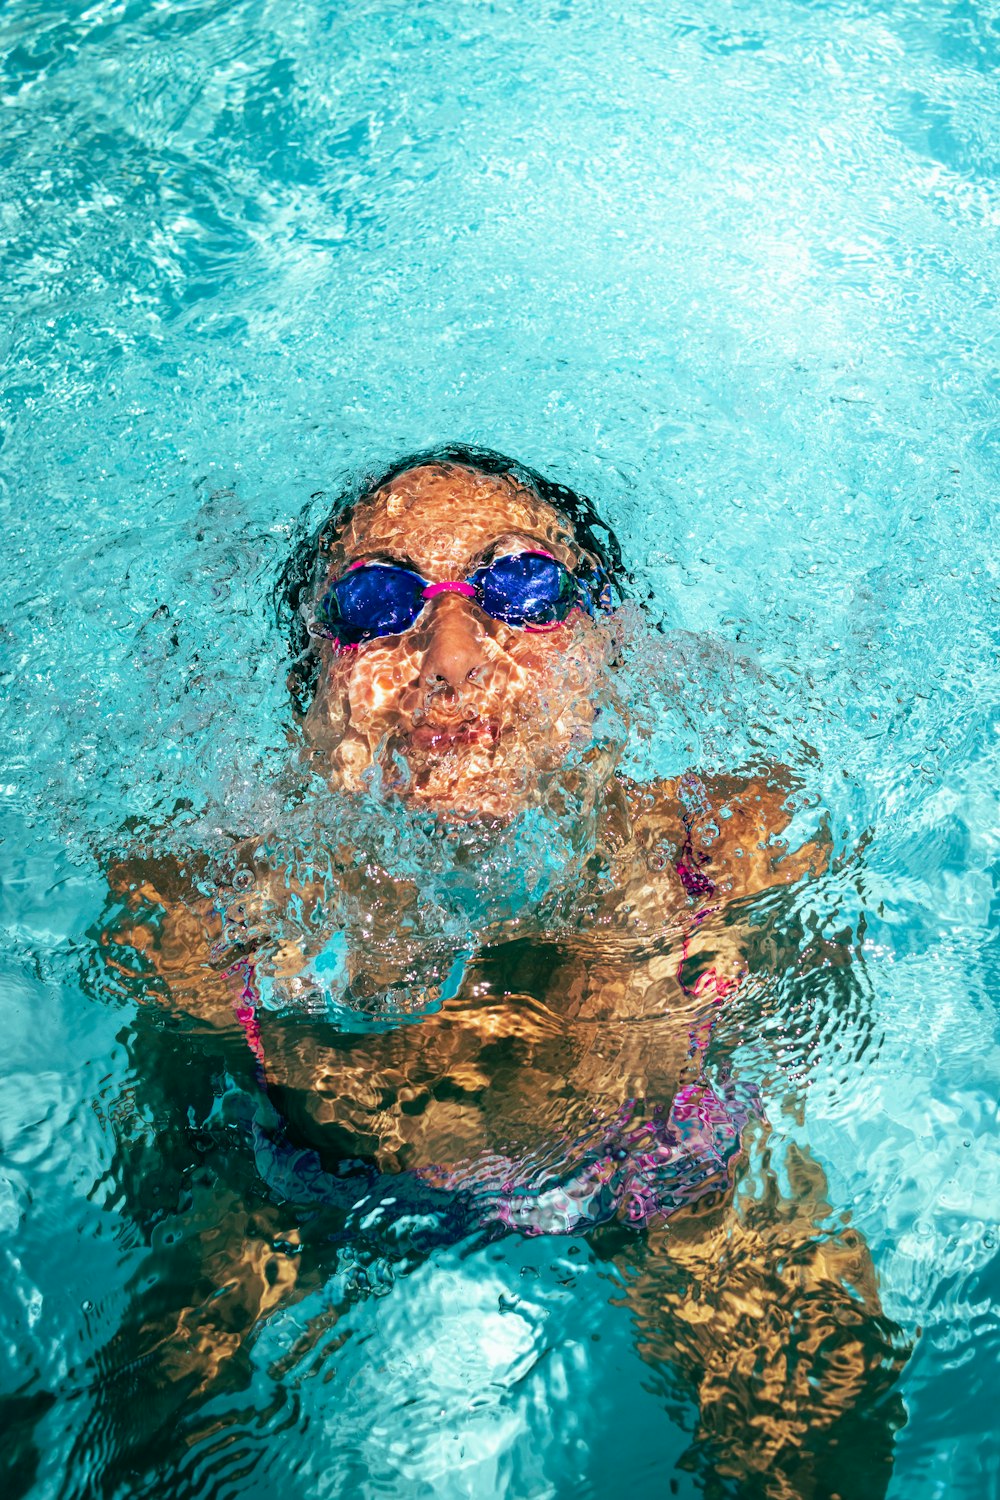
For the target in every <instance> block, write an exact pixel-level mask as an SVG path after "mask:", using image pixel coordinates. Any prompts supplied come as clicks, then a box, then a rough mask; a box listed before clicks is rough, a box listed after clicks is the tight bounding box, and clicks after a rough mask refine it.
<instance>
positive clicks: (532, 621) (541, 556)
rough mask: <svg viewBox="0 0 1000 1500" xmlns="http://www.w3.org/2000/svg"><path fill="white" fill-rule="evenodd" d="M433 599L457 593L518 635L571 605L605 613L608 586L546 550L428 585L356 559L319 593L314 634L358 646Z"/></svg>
mask: <svg viewBox="0 0 1000 1500" xmlns="http://www.w3.org/2000/svg"><path fill="white" fill-rule="evenodd" d="M438 594H463V595H465V597H466V598H468V599H474V600H475V601H476V603H477V604H478V606H479V608H480V609H481V610H482V611H483V613H484V614H487V615H489V616H490V618H491V619H494V620H502V621H503V622H504V624H506V625H514V626H516V627H518V628H519V629H522V630H552V629H554V628H555V626H557V625H558V624H560V622H561V621H563V620H565V618H566V616H567V615H568V614H569V612H570V610H571V609H574V608H576V607H577V606H578V607H579V608H580V609H582V610H584V611H585V613H586V614H588V615H593V614H594V612H595V610H598V609H600V610H603V611H610V609H611V585H610V582H609V580H608V576H607V574H606V573H605V571H604V569H603V568H602V567H600V565H599V564H596V563H585V564H583V565H582V566H581V567H579V568H577V569H576V571H575V572H570V570H569V568H567V567H565V566H564V565H563V564H562V563H561V562H559V561H558V560H557V559H556V558H554V557H553V556H552V555H551V554H550V553H548V552H514V553H510V554H507V555H504V556H500V557H495V558H494V559H493V561H492V562H490V563H487V564H486V565H485V566H484V567H481V568H477V569H476V570H475V572H474V573H470V574H469V576H468V578H466V579H462V580H458V579H450V580H448V581H447V582H445V583H428V581H427V579H426V578H421V576H420V574H419V573H416V572H414V571H413V569H412V568H404V567H402V566H400V565H398V564H395V563H381V562H366V561H365V560H364V559H361V560H359V561H358V562H355V563H352V564H351V566H350V567H349V568H348V569H347V571H346V573H344V574H343V575H342V577H340V578H338V579H336V580H335V581H334V582H333V583H332V584H331V585H330V587H329V588H328V589H327V590H326V593H325V594H324V595H323V596H322V598H321V599H320V602H319V605H318V607H317V610H316V623H317V625H319V626H320V633H322V634H329V635H330V637H331V638H332V639H333V640H336V641H337V642H339V644H340V645H342V646H359V645H361V644H362V643H363V642H364V641H370V640H373V639H374V638H375V637H376V636H380V635H400V634H401V633H402V632H403V631H404V630H409V629H410V627H411V625H413V624H415V623H416V620H417V618H418V616H419V615H420V613H421V611H422V610H423V608H424V605H425V604H426V603H427V602H428V600H431V599H435V598H436V597H437V596H438ZM324 626H326V627H327V629H326V630H323V629H322V627H324Z"/></svg>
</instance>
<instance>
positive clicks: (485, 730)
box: [408, 719, 500, 755]
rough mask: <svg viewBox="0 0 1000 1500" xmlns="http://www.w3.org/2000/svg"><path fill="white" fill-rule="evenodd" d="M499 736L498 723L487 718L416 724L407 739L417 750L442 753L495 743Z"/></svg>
mask: <svg viewBox="0 0 1000 1500" xmlns="http://www.w3.org/2000/svg"><path fill="white" fill-rule="evenodd" d="M499 738H500V726H499V724H494V723H491V722H490V721H489V720H488V719H468V720H462V721H461V722H460V723H455V724H431V723H426V722H425V723H423V724H416V725H414V727H413V728H412V729H411V730H410V732H409V735H408V739H409V741H410V743H411V745H414V746H415V747H416V749H418V750H424V751H430V752H432V753H434V754H438V755H440V754H443V753H444V752H445V751H448V750H462V749H465V748H466V747H467V746H471V745H495V744H496V742H497V740H498V739H499Z"/></svg>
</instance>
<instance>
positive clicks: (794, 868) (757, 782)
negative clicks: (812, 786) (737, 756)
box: [624, 765, 828, 897]
mask: <svg viewBox="0 0 1000 1500" xmlns="http://www.w3.org/2000/svg"><path fill="white" fill-rule="evenodd" d="M800 785H801V783H800V782H799V781H798V779H797V778H796V777H795V775H794V774H793V772H791V771H790V770H789V769H788V767H787V766H780V765H777V766H774V767H769V768H768V769H767V770H766V771H764V772H756V773H755V774H753V775H751V776H741V775H739V774H733V775H712V776H699V775H698V774H697V773H695V772H687V773H685V775H683V776H680V777H677V778H676V779H671V780H667V779H663V780H659V781H656V782H652V783H649V784H647V785H645V786H636V785H634V784H627V785H626V786H625V789H624V790H625V796H626V800H627V803H628V806H629V813H630V817H631V823H632V834H633V837H634V839H635V841H636V844H637V845H638V846H639V847H640V848H641V849H643V850H644V851H647V853H648V852H649V851H657V850H658V851H661V853H660V856H659V859H660V862H663V861H664V859H665V856H664V854H663V853H662V851H669V859H670V863H671V864H672V866H673V871H674V873H675V874H676V875H677V876H678V878H679V879H680V881H681V883H682V884H683V885H684V886H685V888H686V889H687V890H688V892H689V894H695V895H697V894H699V892H700V890H701V889H702V888H704V889H705V890H706V891H707V890H708V888H709V887H711V888H712V889H713V890H714V891H716V892H723V891H724V892H726V893H727V894H729V895H731V896H732V897H739V896H747V895H752V894H753V893H754V892H756V891H762V890H767V889H769V888H770V887H772V886H775V885H788V884H791V883H792V882H793V881H796V880H798V879H800V878H801V877H802V876H803V875H805V874H808V873H813V874H818V873H819V872H820V871H821V870H822V869H823V868H824V867H825V865H826V860H827V851H828V845H827V843H826V842H825V841H824V840H822V839H820V838H812V839H810V840H809V841H808V842H806V843H804V844H802V845H801V846H800V847H798V848H795V849H792V848H791V847H790V846H789V843H788V841H787V839H786V838H785V837H784V834H785V831H786V829H787V828H788V826H789V824H790V823H791V820H792V816H793V811H794V805H793V797H794V793H795V792H796V791H797V790H798V789H799V788H800Z"/></svg>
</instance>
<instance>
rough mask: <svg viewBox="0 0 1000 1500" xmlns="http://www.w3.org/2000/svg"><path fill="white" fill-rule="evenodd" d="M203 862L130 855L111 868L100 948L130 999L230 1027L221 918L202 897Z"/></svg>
mask: <svg viewBox="0 0 1000 1500" xmlns="http://www.w3.org/2000/svg"><path fill="white" fill-rule="evenodd" d="M206 871H207V860H204V859H201V858H199V857H197V856H192V857H191V858H189V859H181V858H177V857H175V856H172V855H149V854H143V853H131V854H129V855H126V856H124V857H122V858H121V859H118V860H115V861H114V862H113V863H112V864H111V865H110V866H109V868H108V872H107V881H108V889H109V893H110V900H109V903H108V908H107V911H106V914H105V920H104V923H103V926H102V928H101V931H100V934H99V942H100V946H101V950H102V953H103V956H104V961H105V964H106V966H107V968H108V970H109V972H110V973H111V974H112V975H114V976H116V977H117V979H118V980H119V981H120V982H121V983H122V985H123V987H124V988H126V989H127V990H128V992H129V994H130V996H131V997H132V998H133V999H136V1000H138V1001H139V1002H140V1003H147V1004H158V1005H162V1006H164V1007H166V1008H169V1009H174V1010H183V1011H186V1012H188V1013H189V1014H191V1015H194V1016H197V1017H198V1018H199V1019H201V1020H204V1021H208V1022H210V1023H211V1024H213V1025H225V1024H229V1023H230V1021H231V1017H232V984H231V981H230V978H229V976H228V975H227V974H226V972H225V968H226V966H225V965H224V964H221V963H220V962H219V961H218V955H219V947H220V944H221V943H222V941H223V936H224V932H225V928H226V913H225V911H224V909H222V908H221V907H220V904H219V903H218V902H217V901H216V900H215V899H213V897H212V896H210V895H207V894H205V886H206V881H205V875H206Z"/></svg>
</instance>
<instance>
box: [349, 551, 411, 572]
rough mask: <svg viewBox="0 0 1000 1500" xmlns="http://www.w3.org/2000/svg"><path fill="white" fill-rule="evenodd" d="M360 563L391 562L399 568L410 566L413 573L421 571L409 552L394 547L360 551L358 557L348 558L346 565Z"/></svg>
mask: <svg viewBox="0 0 1000 1500" xmlns="http://www.w3.org/2000/svg"><path fill="white" fill-rule="evenodd" d="M358 563H391V564H392V565H393V566H394V567H397V568H409V569H410V571H411V573H420V569H419V568H418V567H417V565H416V563H415V562H414V561H413V558H412V557H411V556H410V554H409V553H408V552H400V551H397V550H396V549H395V548H393V547H380V548H379V549H378V550H377V551H376V552H359V554H358V556H357V557H349V558H348V559H347V563H346V567H347V568H353V567H355V566H356V565H357V564H358ZM345 571H346V569H345ZM420 576H421V577H423V574H422V573H420Z"/></svg>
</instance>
